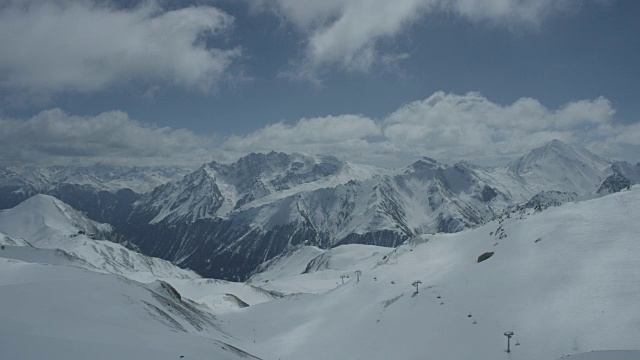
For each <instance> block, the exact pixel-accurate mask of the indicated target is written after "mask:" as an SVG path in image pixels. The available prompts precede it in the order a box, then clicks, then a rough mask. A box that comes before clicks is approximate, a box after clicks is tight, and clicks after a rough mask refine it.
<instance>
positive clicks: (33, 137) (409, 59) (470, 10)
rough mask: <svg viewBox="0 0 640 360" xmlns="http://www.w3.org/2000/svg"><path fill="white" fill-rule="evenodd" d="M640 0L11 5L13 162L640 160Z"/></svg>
mask: <svg viewBox="0 0 640 360" xmlns="http://www.w3.org/2000/svg"><path fill="white" fill-rule="evenodd" d="M639 16H640V2H638V1H635V0H395V1H387V0H322V1H318V0H210V1H204V0H200V1H191V2H189V1H177V0H164V1H163V0H157V1H153V0H149V1H138V2H135V1H124V0H123V1H103V0H0V165H21V164H28V165H53V164H89V163H95V162H101V163H114V164H125V165H163V164H165V165H188V166H198V165H200V164H202V163H204V162H209V161H212V160H216V161H223V162H226V161H233V160H235V159H237V158H238V157H241V156H243V155H246V154H247V153H250V152H268V151H272V150H275V151H286V152H303V153H309V154H327V155H334V156H336V157H338V158H340V159H342V160H349V161H353V162H359V163H366V164H373V165H378V166H385V167H399V166H406V165H408V164H410V163H411V162H413V161H415V160H417V159H418V158H420V157H422V156H428V157H432V158H435V159H438V160H440V161H442V162H449V163H452V162H455V161H459V160H467V161H471V162H474V163H477V164H481V165H500V164H505V163H507V162H508V161H510V160H513V159H515V158H516V157H517V156H520V155H522V154H524V153H526V152H527V151H529V150H530V149H532V148H534V147H536V146H541V145H543V144H544V143H546V142H548V141H550V140H552V139H560V140H563V141H565V142H567V143H569V144H571V145H574V146H581V147H586V148H587V149H589V150H591V151H593V152H595V153H597V154H599V155H602V156H605V157H608V158H611V159H620V160H627V161H631V162H634V163H635V162H637V161H638V160H640V156H638V155H637V154H640V115H639V114H640V101H638V96H639V95H640V67H639V66H638V65H637V64H640V22H639V21H637V19H638V18H639Z"/></svg>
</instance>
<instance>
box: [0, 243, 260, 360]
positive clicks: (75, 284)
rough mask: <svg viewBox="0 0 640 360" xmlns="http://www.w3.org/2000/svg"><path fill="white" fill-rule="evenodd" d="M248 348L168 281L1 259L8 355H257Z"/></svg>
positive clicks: (1, 341) (26, 358)
mask: <svg viewBox="0 0 640 360" xmlns="http://www.w3.org/2000/svg"><path fill="white" fill-rule="evenodd" d="M1 253H2V251H0V255H1ZM241 348H242V345H241V344H240V343H239V342H238V341H237V340H235V339H233V338H231V337H229V336H228V335H226V334H225V333H224V332H222V331H220V322H219V321H218V320H216V319H215V318H214V317H213V316H212V315H209V314H208V313H207V312H206V311H204V310H203V309H202V308H200V307H199V306H198V305H195V304H193V303H191V302H189V301H188V300H185V299H180V298H178V297H176V296H175V294H173V293H172V292H171V291H169V290H167V287H166V286H163V285H162V284H161V283H158V282H156V283H153V284H149V285H142V284H140V283H137V282H134V281H131V280H128V279H126V278H124V277H120V276H116V275H111V274H99V273H95V272H92V271H86V270H83V269H78V268H74V267H68V266H55V265H42V264H29V263H25V262H22V261H18V260H12V259H4V258H1V257H0V357H1V358H2V359H3V360H4V359H6V360H18V359H20V360H30V359H34V360H35V359H49V360H76V359H78V360H80V359H94V360H100V359H179V358H180V357H181V356H184V358H185V359H221V360H227V359H228V360H231V359H256V358H255V357H253V356H251V355H249V354H247V353H246V352H244V351H242V350H240V349H241Z"/></svg>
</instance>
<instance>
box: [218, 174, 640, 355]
mask: <svg viewBox="0 0 640 360" xmlns="http://www.w3.org/2000/svg"><path fill="white" fill-rule="evenodd" d="M639 203H640V186H634V187H631V189H630V190H623V191H621V192H619V193H616V194H612V195H607V196H605V197H600V198H596V199H592V200H585V201H579V202H575V203H566V204H563V205H561V206H557V207H552V208H548V209H546V210H544V211H536V210H534V209H529V211H528V212H526V213H523V214H521V216H518V217H515V216H512V217H509V218H506V217H505V218H503V219H496V220H493V221H490V222H488V223H486V224H485V225H483V226H480V227H477V228H475V229H470V230H465V231H462V232H459V233H455V234H435V235H421V236H418V237H416V238H414V239H411V240H410V241H408V242H406V243H405V244H403V245H401V246H399V247H398V248H396V249H393V250H392V249H388V250H389V251H386V252H383V251H380V252H378V253H377V254H375V251H374V252H368V251H367V250H366V246H363V245H348V246H346V247H345V248H344V249H341V248H343V247H344V246H339V247H337V248H334V249H331V250H329V251H331V252H335V253H336V254H342V255H346V254H353V256H352V257H349V256H347V257H345V258H340V259H339V258H336V260H339V261H336V262H335V264H336V266H335V269H334V268H333V267H332V266H331V265H330V264H331V260H329V266H327V267H325V266H320V267H317V268H316V267H314V266H312V265H313V264H315V263H318V261H317V260H313V259H316V258H317V256H316V257H315V258H313V259H312V260H310V261H309V263H308V265H307V266H302V263H304V261H299V260H301V259H303V258H304V259H305V260H307V259H310V258H312V257H313V255H317V254H319V255H318V256H322V255H323V254H326V252H325V251H323V250H320V249H314V248H312V247H309V246H304V247H298V248H297V249H296V250H295V251H291V252H289V253H288V254H287V255H283V256H281V257H279V258H277V259H274V260H273V261H271V262H270V263H268V264H266V266H265V267H264V270H265V272H263V273H262V274H258V275H257V276H256V279H259V281H257V282H253V281H252V283H253V284H254V285H256V286H265V287H269V288H270V289H272V290H278V289H280V290H281V291H287V290H288V289H291V288H295V287H296V286H297V285H298V284H306V285H307V287H309V289H308V291H306V292H308V294H296V295H291V296H286V297H284V298H282V299H278V300H274V301H270V302H265V303H262V304H257V305H255V306H252V307H250V308H247V309H245V310H243V311H241V312H234V313H228V314H225V315H222V316H221V317H220V319H221V320H222V321H223V322H224V321H228V322H229V323H228V324H230V325H229V326H227V327H226V328H225V329H226V330H227V331H229V332H230V334H232V335H234V336H236V337H238V338H239V339H242V340H244V341H246V342H248V343H249V349H250V350H251V351H252V352H254V353H257V354H261V355H262V356H264V357H270V358H281V359H299V358H304V359H311V360H312V359H327V358H332V359H333V358H348V359H517V360H538V359H560V358H563V357H564V356H566V355H571V357H569V359H572V358H573V356H574V354H578V353H585V352H587V354H584V355H580V356H576V358H579V359H582V358H584V359H598V360H601V359H631V358H634V357H633V356H637V355H638V353H639V352H638V351H635V352H633V351H619V352H616V351H605V352H596V353H590V352H591V351H592V350H638V340H637V336H636V334H637V333H638V331H640V325H639V322H638V312H637V311H636V310H637V301H638V299H639V298H640V287H638V286H637V284H635V282H636V277H637V274H638V273H639V272H640V263H638V261H637V258H638V256H640V247H639V246H638V242H637V234H638V232H640V221H638V220H640V208H639V207H638V204H639ZM349 247H350V248H351V249H349ZM359 247H362V248H363V249H361V250H356V249H357V248H359ZM365 253H368V254H369V255H370V256H364V257H363V256H361V255H362V254H365ZM485 254H491V256H488V255H485ZM482 255H485V256H482ZM325 257H326V256H325ZM373 257H375V258H376V259H375V260H374V261H372V258H373ZM483 258H485V259H486V260H484V261H481V259H483ZM309 266H311V267H314V269H315V270H316V271H313V272H307V273H303V272H304V271H301V269H303V268H308V267H309ZM336 269H342V271H341V270H337V271H336ZM356 269H358V270H361V272H362V275H361V276H360V278H359V281H358V279H357V276H356V274H355V270H356ZM323 273H324V276H325V280H326V282H324V283H323V282H320V281H318V280H319V279H320V278H321V276H322V274H323ZM343 275H349V278H345V279H344V280H345V283H344V284H342V281H341V276H343ZM258 276H261V277H258ZM417 280H419V281H420V282H419V283H418V284H417V285H418V289H419V292H417V293H416V287H415V285H414V282H415V281H417ZM329 282H331V284H332V286H331V287H329V288H327V284H329ZM314 286H315V288H314ZM506 331H513V332H514V336H513V338H512V339H511V350H512V352H511V353H510V354H507V353H506V352H505V349H506V346H507V341H506V340H507V339H506V337H505V336H504V333H505V332H506ZM253 341H255V344H253ZM609 355H610V357H607V356H609Z"/></svg>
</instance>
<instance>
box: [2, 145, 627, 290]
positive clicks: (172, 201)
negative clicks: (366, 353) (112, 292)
mask: <svg viewBox="0 0 640 360" xmlns="http://www.w3.org/2000/svg"><path fill="white" fill-rule="evenodd" d="M638 182H640V163H639V164H635V165H633V164H629V163H626V162H618V161H609V160H606V159H603V158H601V157H599V156H597V155H595V154H593V153H591V152H589V151H587V150H585V149H580V148H575V147H571V146H569V145H567V144H565V143H563V142H561V141H558V140H554V141H551V142H549V143H547V144H545V145H543V146H541V147H539V148H536V149H533V150H532V151H530V152H529V153H527V154H525V155H524V156H522V157H520V158H518V159H516V160H515V161H513V162H511V163H510V164H508V165H507V166H502V167H482V166H477V165H474V164H471V163H469V162H466V161H461V162H458V163H455V164H453V165H447V164H442V163H439V162H438V161H436V160H434V159H431V158H422V159H420V160H418V161H416V162H414V163H413V164H411V165H409V166H407V167H405V168H400V169H385V168H379V167H374V166H370V165H361V164H355V163H351V162H348V161H340V160H338V159H336V158H334V157H330V156H320V155H316V156H310V155H304V154H297V153H293V154H286V153H279V152H270V153H266V154H261V153H258V154H256V153H252V154H249V155H247V156H245V157H243V158H241V159H239V160H238V161H236V162H234V163H230V164H222V163H218V162H211V163H207V164H204V165H202V166H201V167H200V168H198V169H196V170H195V171H190V172H188V171H187V169H182V168H124V167H109V166H105V165H100V166H95V167H52V168H44V169H39V168H15V167H14V168H3V169H0V205H2V207H6V208H8V207H11V206H13V205H15V204H14V203H15V202H17V201H19V200H24V199H25V198H28V197H29V196H32V195H33V194H36V193H44V194H50V195H53V196H55V197H57V198H59V199H61V200H63V201H65V202H66V203H68V204H70V205H71V206H72V207H74V208H76V209H78V210H80V211H82V212H83V213H84V214H86V215H87V216H88V217H89V218H91V219H93V220H96V221H99V222H104V223H109V224H111V225H112V226H113V227H114V228H115V231H116V232H117V233H118V234H119V235H120V236H121V239H125V240H126V241H127V242H128V243H130V244H134V245H135V246H136V247H137V248H138V249H139V250H140V251H142V252H143V253H145V254H147V255H151V256H155V257H159V258H163V259H166V260H169V261H171V262H173V263H175V264H177V265H180V266H182V267H187V268H190V269H192V270H194V271H196V272H197V273H199V274H201V275H203V276H207V277H215V278H221V279H229V280H245V279H247V278H248V277H249V276H250V275H251V273H252V272H254V271H255V270H256V269H257V267H258V266H259V265H260V264H262V263H263V262H265V261H267V260H270V259H273V258H275V257H276V256H278V255H280V254H282V253H283V252H285V251H287V250H288V249H291V248H292V247H295V246H297V245H300V244H308V245H314V246H318V247H319V248H323V249H326V248H332V247H335V246H338V245H343V244H367V245H375V246H386V247H392V246H397V245H399V244H402V243H403V242H405V241H407V240H408V239H411V238H414V237H416V236H419V235H421V234H429V233H441V232H445V233H453V232H458V231H461V230H464V229H468V228H473V227H476V226H478V225H480V224H483V223H485V222H487V221H489V220H491V219H493V218H496V217H497V216H499V215H501V214H503V213H505V212H509V211H513V210H514V209H516V208H518V207H522V206H524V205H526V204H528V205H527V206H529V207H531V208H533V207H536V206H537V207H538V208H541V207H548V206H553V205H559V204H561V203H563V202H567V201H575V200H580V199H587V198H593V197H598V196H601V195H604V194H608V193H613V192H618V191H620V190H622V189H624V188H626V187H630V186H631V185H632V184H635V183H638Z"/></svg>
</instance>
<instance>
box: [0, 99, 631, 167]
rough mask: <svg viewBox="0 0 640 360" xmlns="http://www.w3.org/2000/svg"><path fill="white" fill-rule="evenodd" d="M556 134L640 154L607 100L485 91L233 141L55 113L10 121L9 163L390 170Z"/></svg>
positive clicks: (274, 127) (304, 122) (268, 129)
mask: <svg viewBox="0 0 640 360" xmlns="http://www.w3.org/2000/svg"><path fill="white" fill-rule="evenodd" d="M553 139H560V140H563V141H565V142H567V143H569V144H571V145H576V146H583V147H587V148H588V149H590V150H592V151H594V152H596V153H597V154H600V155H603V156H606V157H611V158H618V159H626V160H629V161H633V162H636V161H638V160H639V159H638V158H637V153H638V150H639V149H640V124H637V123H636V124H620V123H618V122H617V121H616V119H615V111H614V109H613V107H612V105H611V103H610V102H609V101H608V100H607V99H605V98H603V97H599V98H596V99H593V100H579V101H574V102H570V103H567V104H565V105H563V106H560V107H558V108H557V109H549V108H547V107H545V106H544V105H542V104H541V103H540V102H539V101H537V100H535V99H531V98H521V99H518V100H517V101H515V102H513V103H512V104H506V105H502V104H497V103H495V102H492V101H490V100H489V99H487V98H485V97H483V96H482V95H480V94H479V93H468V94H465V95H456V94H447V93H444V92H436V93H434V94H433V95H431V96H429V97H428V98H426V99H424V100H420V101H415V102H411V103H408V104H405V105H403V106H401V107H400V108H398V109H397V110H396V111H394V112H392V113H391V114H389V115H388V116H386V117H384V118H382V119H372V118H369V117H366V116H364V115H349V114H347V115H337V116H326V117H317V118H303V119H300V120H298V121H296V122H294V123H285V122H279V123H274V124H270V125H267V126H265V127H263V128H261V129H258V130H256V131H254V132H252V133H249V134H246V135H241V134H237V135H232V136H229V137H227V138H226V139H218V138H216V137H214V136H204V135H198V134H194V133H193V132H192V131H190V130H186V129H170V128H167V127H157V126H154V125H151V124H146V123H141V122H138V121H135V120H132V119H130V118H129V117H128V116H127V114H125V113H123V112H120V111H112V112H106V113H102V114H99V115H97V116H74V115H69V114H66V113H65V112H63V111H62V110H60V109H52V110H47V111H43V112H42V113H40V114H38V115H36V116H34V117H32V118H29V119H7V118H4V119H3V118H1V117H0V164H10V163H13V164H69V163H78V164H86V163H95V162H102V163H114V164H136V165H144V164H147V165H156V164H182V165H192V166H197V165H200V164H202V163H205V162H208V161H211V160H218V161H233V160H236V159H237V158H239V157H241V156H244V155H246V154H247V153H250V152H268V151H272V150H276V151H285V152H303V153H308V154H327V155H334V156H336V157H338V158H340V159H343V160H349V161H354V162H360V163H367V164H374V165H381V166H386V167H399V166H404V165H407V164H409V163H411V162H413V161H415V160H416V159H417V158H419V157H422V156H429V157H432V158H436V159H438V160H440V161H443V162H449V163H451V162H454V161H459V160H468V161H471V162H475V163H478V164H481V165H497V164H504V163H506V162H507V161H510V160H513V159H515V158H516V157H517V156H521V155H523V154H524V153H526V152H528V151H529V150H531V149H532V148H534V147H537V146H541V145H543V144H544V143H546V142H548V141H550V140H553Z"/></svg>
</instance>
